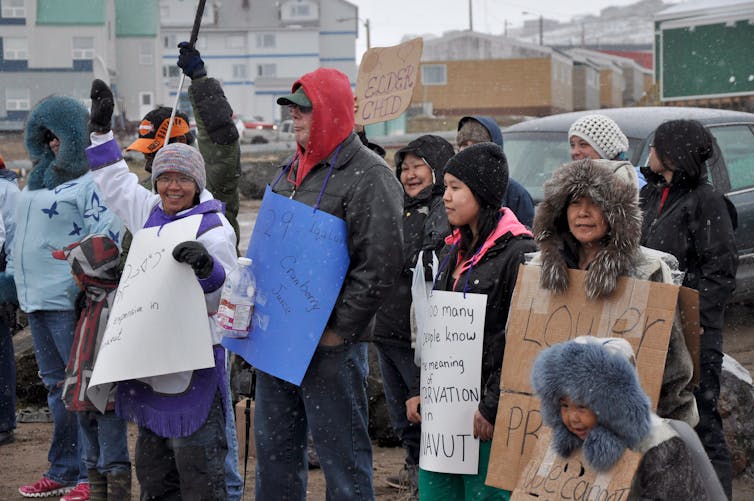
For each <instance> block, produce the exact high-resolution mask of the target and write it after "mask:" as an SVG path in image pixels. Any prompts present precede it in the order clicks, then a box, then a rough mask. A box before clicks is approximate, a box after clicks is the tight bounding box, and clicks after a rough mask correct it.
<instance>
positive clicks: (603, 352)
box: [531, 336, 722, 501]
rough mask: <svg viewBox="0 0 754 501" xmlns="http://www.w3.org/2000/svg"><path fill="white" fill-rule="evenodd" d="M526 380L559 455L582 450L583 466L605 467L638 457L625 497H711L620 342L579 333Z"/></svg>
mask: <svg viewBox="0 0 754 501" xmlns="http://www.w3.org/2000/svg"><path fill="white" fill-rule="evenodd" d="M531 382H532V387H533V388H534V391H535V393H536V395H537V396H538V397H539V399H540V400H541V402H542V405H541V410H542V421H543V422H544V424H545V425H546V426H548V427H549V428H551V429H552V439H551V443H550V449H552V450H554V451H555V452H556V453H557V454H558V455H559V456H561V457H563V458H567V457H569V456H570V455H571V454H572V453H573V452H574V451H576V450H578V449H582V450H583V453H584V459H585V460H586V465H585V466H587V467H589V468H591V469H593V470H596V471H597V472H605V471H608V470H610V468H612V467H613V466H614V465H615V464H616V463H617V462H618V460H619V459H620V458H621V456H622V455H623V453H624V452H625V451H626V450H633V451H636V452H639V453H640V454H641V455H642V457H641V460H640V462H639V466H638V468H637V470H636V473H635V474H634V477H633V480H632V482H631V487H630V491H629V493H628V496H627V499H629V500H647V501H666V500H669V499H694V500H699V501H707V500H709V501H712V500H713V499H714V498H712V497H710V496H709V494H708V490H707V487H706V486H705V485H704V483H703V481H702V476H701V475H700V472H699V471H698V470H697V468H696V466H695V463H694V461H693V459H692V451H690V450H689V448H688V447H687V446H686V443H685V442H684V440H683V439H682V438H681V437H680V436H679V435H678V433H676V431H675V430H674V428H673V426H672V425H671V424H670V420H667V419H662V418H660V417H659V416H657V414H655V413H653V412H652V411H651V407H650V401H649V398H648V397H647V395H646V394H645V393H644V390H643V389H642V388H641V385H640V383H639V378H638V375H637V373H636V368H635V357H634V353H633V350H632V348H631V345H630V344H629V343H628V341H626V340H625V339H623V338H596V337H591V336H579V337H577V338H575V339H573V340H571V341H566V342H564V343H558V344H556V345H553V346H551V347H549V348H546V349H544V350H542V351H541V352H540V353H539V354H538V355H537V358H536V360H535V361H534V365H533V366H532V372H531ZM710 469H711V468H710ZM718 492H722V491H721V489H719V486H718Z"/></svg>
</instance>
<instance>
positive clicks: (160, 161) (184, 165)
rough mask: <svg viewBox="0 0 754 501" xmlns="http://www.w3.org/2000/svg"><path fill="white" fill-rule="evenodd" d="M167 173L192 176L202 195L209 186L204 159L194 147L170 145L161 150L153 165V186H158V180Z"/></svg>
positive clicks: (181, 144)
mask: <svg viewBox="0 0 754 501" xmlns="http://www.w3.org/2000/svg"><path fill="white" fill-rule="evenodd" d="M166 172H179V173H181V174H185V175H187V176H190V177H191V178H192V179H193V180H194V181H195V182H196V185H197V186H198V187H199V192H200V193H201V192H202V191H204V188H205V187H206V186H207V175H206V173H205V171H204V158H202V154H201V153H199V150H197V149H196V148H194V147H193V146H189V145H187V144H183V143H170V144H168V145H167V146H165V147H164V148H161V149H160V150H159V151H158V152H157V154H156V155H155V156H154V162H153V163H152V186H156V181H157V178H158V177H160V175H162V174H164V173H166Z"/></svg>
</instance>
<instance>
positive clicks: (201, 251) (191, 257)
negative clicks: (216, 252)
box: [173, 240, 215, 278]
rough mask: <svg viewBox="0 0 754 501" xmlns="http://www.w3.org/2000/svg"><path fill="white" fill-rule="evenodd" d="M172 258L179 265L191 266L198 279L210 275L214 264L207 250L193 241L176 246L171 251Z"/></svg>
mask: <svg viewBox="0 0 754 501" xmlns="http://www.w3.org/2000/svg"><path fill="white" fill-rule="evenodd" d="M173 258H175V260H176V261H178V262H179V263H186V264H188V265H189V266H191V268H193V269H194V273H195V274H196V276H197V277H199V278H207V277H208V276H209V275H210V273H212V268H213V267H214V264H215V261H214V260H213V259H212V256H210V255H209V252H207V248H206V247H204V246H203V245H202V244H201V243H199V242H197V241H195V240H187V241H186V242H181V243H179V244H178V245H176V246H175V248H174V249H173Z"/></svg>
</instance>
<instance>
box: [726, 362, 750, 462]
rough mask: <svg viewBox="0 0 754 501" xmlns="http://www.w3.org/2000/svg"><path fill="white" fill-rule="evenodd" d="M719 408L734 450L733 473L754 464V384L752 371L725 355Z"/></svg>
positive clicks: (732, 453)
mask: <svg viewBox="0 0 754 501" xmlns="http://www.w3.org/2000/svg"><path fill="white" fill-rule="evenodd" d="M718 410H719V411H720V416H721V417H722V419H723V431H724V432H725V439H726V442H727V443H728V450H729V451H730V457H731V463H732V465H733V475H734V476H738V475H740V474H742V473H743V472H745V471H747V470H748V471H752V464H754V386H752V379H751V375H750V374H749V372H748V371H747V370H746V369H745V368H744V367H743V366H741V364H739V363H738V361H736V360H735V359H734V358H733V357H730V356H729V355H725V357H724V358H723V373H722V377H721V388H720V399H719V401H718Z"/></svg>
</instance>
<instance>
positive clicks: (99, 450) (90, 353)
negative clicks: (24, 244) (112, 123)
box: [52, 235, 131, 501]
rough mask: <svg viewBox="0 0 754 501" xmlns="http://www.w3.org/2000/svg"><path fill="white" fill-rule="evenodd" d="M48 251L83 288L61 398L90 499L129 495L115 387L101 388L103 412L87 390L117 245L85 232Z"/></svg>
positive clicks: (115, 277) (116, 275)
mask: <svg viewBox="0 0 754 501" xmlns="http://www.w3.org/2000/svg"><path fill="white" fill-rule="evenodd" d="M52 257H54V258H55V259H60V260H65V261H68V263H69V264H70V265H71V273H72V274H73V278H74V280H75V281H76V284H77V285H78V286H79V288H80V289H81V292H80V293H79V296H78V298H77V301H76V302H77V311H80V314H79V317H78V322H77V323H76V332H75V335H74V339H73V348H72V350H71V356H70V358H69V359H68V365H67V366H66V370H65V382H64V383H63V392H62V398H63V402H64V403H65V407H66V409H68V410H69V411H73V412H75V413H76V416H77V418H78V420H79V426H80V427H81V430H82V431H83V432H84V437H85V438H86V440H84V441H83V443H84V463H86V467H87V470H88V477H89V499H90V501H107V500H108V499H109V500H111V501H120V500H127V499H131V460H130V459H129V456H128V434H127V431H128V430H127V428H126V422H125V421H123V420H122V419H121V418H120V417H118V416H116V415H115V412H113V410H114V403H115V391H114V387H113V386H112V385H110V386H109V387H108V386H107V385H106V386H104V389H103V390H102V391H101V395H100V396H101V400H102V402H101V403H104V404H105V407H104V409H105V410H104V412H100V410H99V409H98V408H97V406H96V405H95V404H94V403H93V402H92V401H91V400H90V398H89V396H88V395H87V390H88V389H89V380H90V379H91V377H92V370H93V369H94V362H95V360H96V359H97V354H98V353H99V347H100V346H101V344H102V337H103V335H104V333H105V327H106V326H107V319H108V317H109V316H110V311H112V305H113V301H114V300H115V294H116V292H117V289H118V282H119V281H120V275H121V273H120V249H119V248H118V246H117V245H116V244H115V242H113V240H112V239H111V238H110V237H107V236H105V235H88V236H86V237H84V238H83V239H82V240H81V241H79V242H74V243H72V244H71V245H68V246H67V247H64V248H63V249H58V250H55V251H53V252H52Z"/></svg>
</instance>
